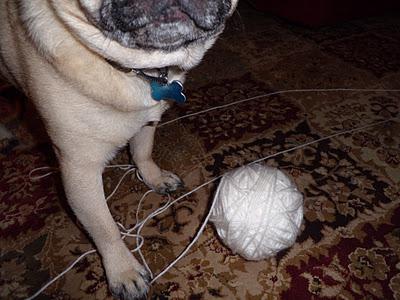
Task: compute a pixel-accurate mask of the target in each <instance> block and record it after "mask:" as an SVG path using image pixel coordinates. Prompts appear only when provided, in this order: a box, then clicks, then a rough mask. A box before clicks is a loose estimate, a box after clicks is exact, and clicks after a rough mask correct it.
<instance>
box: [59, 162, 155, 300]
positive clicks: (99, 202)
mask: <svg viewBox="0 0 400 300" xmlns="http://www.w3.org/2000/svg"><path fill="white" fill-rule="evenodd" d="M103 165H104V162H103V161H101V162H100V161H99V162H89V161H88V160H87V159H84V158H82V157H80V158H76V159H72V158H69V159H68V160H67V161H65V160H64V159H60V166H61V173H62V178H63V182H64V188H65V192H66V195H67V198H68V201H69V203H70V205H71V207H72V209H73V211H74V213H75V214H76V216H77V217H78V219H79V221H80V222H81V223H82V224H83V226H84V228H85V229H86V230H87V232H88V233H89V234H90V236H91V237H92V238H93V241H94V243H95V244H96V246H97V249H98V251H99V253H100V255H101V257H102V260H103V264H104V267H105V270H106V274H107V279H108V282H109V286H110V289H111V292H112V293H113V295H114V296H116V297H118V298H120V299H124V300H127V299H129V300H133V299H143V298H144V297H145V296H146V293H147V289H148V282H149V276H148V274H147V271H146V270H145V269H144V268H143V266H141V265H140V264H139V262H138V261H137V260H136V259H135V258H134V256H133V255H132V254H131V253H130V251H129V249H128V248H127V247H126V246H125V244H124V242H123V241H122V239H121V236H120V233H119V231H118V228H117V225H116V224H115V222H114V220H113V217H112V216H111V213H110V211H109V209H108V206H107V203H106V200H105V197H104V191H103V183H102V176H101V175H102V171H103Z"/></svg>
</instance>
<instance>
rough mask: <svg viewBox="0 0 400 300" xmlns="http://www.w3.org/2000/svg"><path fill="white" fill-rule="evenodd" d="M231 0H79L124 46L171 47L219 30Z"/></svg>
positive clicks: (90, 15)
mask: <svg viewBox="0 0 400 300" xmlns="http://www.w3.org/2000/svg"><path fill="white" fill-rule="evenodd" d="M233 2H236V1H233ZM233 2H232V1H231V0H97V1H93V0H80V3H81V6H82V8H83V9H84V10H85V13H86V15H87V16H88V18H89V20H90V21H91V22H92V23H93V24H94V25H95V26H97V27H98V28H99V29H100V30H101V31H102V32H103V34H104V35H105V36H106V37H108V38H110V39H112V40H114V41H117V42H118V43H120V44H121V45H123V46H125V47H128V48H142V49H162V50H165V51H173V50H176V49H178V48H180V47H182V46H185V45H188V44H190V43H193V42H199V41H202V40H206V39H208V38H211V37H213V36H215V35H217V34H219V33H220V32H221V31H222V29H223V27H224V23H225V20H226V18H227V17H228V16H229V15H230V14H231V12H232V10H233V7H234V5H235V4H236V3H233Z"/></svg>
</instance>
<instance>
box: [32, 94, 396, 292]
mask: <svg viewBox="0 0 400 300" xmlns="http://www.w3.org/2000/svg"><path fill="white" fill-rule="evenodd" d="M339 91H342V92H400V89H389V90H385V89H346V88H339V89H293V90H285V91H277V92H272V93H268V94H263V95H258V96H255V97H250V98H246V99H242V100H238V101H235V102H231V103H228V104H225V105H220V106H216V107H212V108H209V109H205V110H202V111H199V112H196V113H191V114H187V115H184V116H181V117H178V118H176V119H173V120H169V121H166V122H164V123H161V124H159V125H158V127H162V126H166V125H168V124H171V123H173V122H176V121H178V120H182V119H185V118H189V117H191V116H195V115H200V114H203V113H207V112H210V111H213V110H216V109H223V108H226V107H229V106H232V105H235V104H239V103H244V102H248V101H252V100H258V99H260V98H263V97H269V96H273V95H278V94H285V93H302V92H339ZM395 120H396V121H398V120H399V118H391V119H388V120H384V121H379V122H375V123H370V124H367V125H364V126H361V127H357V128H353V129H349V130H342V131H339V132H336V133H334V134H331V135H328V136H325V137H322V138H319V139H317V140H313V141H310V142H307V143H304V144H301V145H297V146H295V147H292V148H289V149H286V150H282V151H279V152H277V153H274V154H271V155H268V156H265V157H262V158H259V159H257V160H254V161H252V162H250V163H248V164H246V165H247V166H248V165H252V164H256V163H259V162H262V161H265V160H267V159H270V158H273V157H276V156H279V155H282V154H285V153H288V152H292V151H295V150H298V149H302V148H305V147H307V146H310V145H312V144H316V143H319V142H321V141H325V140H328V139H332V138H335V137H338V136H341V135H344V134H351V133H354V132H357V131H361V130H364V129H368V128H371V127H375V126H378V125H382V124H387V123H389V122H392V121H395ZM113 167H114V168H120V169H121V170H126V173H125V174H124V175H123V176H122V177H121V179H120V181H119V182H118V183H117V185H116V187H115V189H114V190H113V191H112V192H111V194H110V195H108V196H107V200H109V199H110V198H111V197H112V196H114V195H115V193H116V191H117V189H118V188H119V186H120V185H121V184H122V181H123V180H124V178H125V177H126V176H128V174H130V173H132V172H133V171H137V169H136V168H135V167H134V166H132V165H110V166H106V168H113ZM42 170H49V172H48V173H45V174H43V175H37V176H33V174H34V173H35V172H37V171H42ZM55 170H56V169H55V168H50V167H42V168H37V169H34V170H32V171H31V172H30V173H29V178H30V179H31V180H32V181H35V180H39V179H42V178H44V177H47V176H49V175H51V174H53V173H54V172H55ZM136 175H137V177H138V178H139V179H140V177H139V176H140V174H138V172H137V174H136ZM221 177H222V175H219V176H217V177H215V178H212V179H210V180H208V181H206V182H205V183H203V184H201V185H199V186H197V187H196V188H194V189H193V190H191V191H190V192H188V193H186V194H184V195H182V196H180V197H178V198H177V199H175V200H171V198H169V200H168V202H167V203H166V204H165V205H163V206H162V207H160V208H158V209H156V210H155V211H153V212H152V213H150V214H149V215H148V216H147V217H146V218H145V219H143V220H142V221H139V220H138V213H139V208H140V205H138V209H137V211H136V224H135V225H134V226H133V227H132V228H130V229H126V228H125V227H124V226H123V225H122V224H119V226H120V228H121V235H122V239H124V238H125V237H127V236H128V237H135V238H136V244H137V246H136V248H135V249H133V250H132V252H138V253H139V255H140V257H141V259H142V261H143V264H144V265H145V267H146V268H147V269H148V270H149V271H150V273H151V270H150V268H149V266H148V265H147V263H146V260H145V258H144V256H143V254H142V253H141V248H142V246H143V244H144V239H143V237H142V236H141V235H140V231H141V230H142V228H143V227H144V225H145V224H146V222H147V221H148V220H150V219H151V218H153V217H154V216H156V215H158V214H161V213H163V212H164V211H166V210H167V209H168V208H169V207H170V206H172V205H174V204H175V203H177V202H178V201H180V200H182V199H183V198H186V197H187V196H189V195H191V194H193V193H195V192H197V191H198V190H200V189H202V188H204V187H206V186H208V185H210V184H212V183H214V182H216V181H217V180H219V179H221ZM219 190H220V187H218V189H217V192H216V194H217V193H218V192H219ZM151 192H153V191H152V190H149V191H147V192H146V193H145V194H144V195H143V196H142V198H141V200H140V201H139V204H141V203H142V201H144V199H145V198H146V197H147V195H148V194H149V193H151ZM215 202H216V201H215V198H214V201H213V202H212V204H211V207H210V210H209V212H208V214H207V216H206V218H205V219H204V221H203V223H202V225H201V226H200V228H199V229H198V231H197V234H196V235H195V237H194V238H193V240H192V241H191V242H190V244H189V245H188V246H187V247H186V248H185V249H184V250H183V251H182V252H181V254H180V255H179V256H178V257H177V258H176V259H175V260H174V261H172V262H171V263H170V264H169V265H168V266H167V267H166V268H165V269H164V270H163V271H161V272H160V273H159V274H158V275H156V276H155V277H153V276H152V277H153V279H152V281H151V284H153V283H154V282H155V281H157V280H158V279H159V278H160V277H161V276H163V275H164V274H165V273H167V272H168V271H169V270H170V269H171V268H173V267H174V265H175V264H176V263H177V262H178V261H179V260H180V259H181V258H182V257H183V256H185V255H186V253H187V252H188V251H189V250H190V248H191V247H192V246H193V245H194V244H195V243H196V242H197V240H198V239H199V237H200V235H201V234H202V233H203V231H204V229H205V227H206V225H207V223H208V221H209V219H210V217H211V213H212V211H213V209H214V206H215ZM135 230H136V233H135V234H132V232H133V231H135ZM95 252H96V250H95V249H92V250H89V251H87V252H85V253H83V254H82V255H81V256H79V257H78V258H77V259H76V260H75V261H74V262H73V263H71V264H70V265H69V266H68V267H67V268H66V269H65V270H64V271H62V272H61V273H59V274H58V275H57V276H56V277H54V278H53V279H51V280H50V281H49V282H48V283H46V284H45V285H44V286H43V287H42V288H40V289H39V290H38V291H37V292H36V293H34V294H33V295H32V296H30V297H28V298H26V299H27V300H31V299H34V298H36V297H37V296H38V295H40V294H41V293H42V292H43V291H44V290H45V289H47V288H48V287H49V286H50V285H51V284H53V283H54V282H55V281H57V280H58V279H60V278H61V277H62V276H63V275H65V274H66V273H67V272H69V271H70V270H71V269H72V268H73V267H74V266H75V265H76V264H77V263H78V262H79V261H80V260H82V259H83V258H84V257H85V256H87V255H89V254H92V253H95ZM151 274H152V273H151Z"/></svg>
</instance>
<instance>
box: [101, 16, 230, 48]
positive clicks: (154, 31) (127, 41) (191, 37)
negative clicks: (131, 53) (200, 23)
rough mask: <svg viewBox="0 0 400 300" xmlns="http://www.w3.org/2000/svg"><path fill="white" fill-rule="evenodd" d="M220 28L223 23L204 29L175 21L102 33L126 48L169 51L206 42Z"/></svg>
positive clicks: (221, 28) (220, 29)
mask: <svg viewBox="0 0 400 300" xmlns="http://www.w3.org/2000/svg"><path fill="white" fill-rule="evenodd" d="M222 30H223V25H221V26H219V27H218V28H216V29H214V30H210V31H204V30H202V29H200V28H197V27H196V26H195V25H193V24H191V23H190V22H175V23H166V24H159V23H158V24H157V23H154V24H149V25H147V26H145V27H143V28H139V29H137V30H135V31H128V32H123V31H121V30H113V31H111V32H110V31H107V30H104V31H103V34H104V35H105V36H106V37H107V38H109V39H112V40H114V41H116V42H118V43H119V44H121V45H122V46H124V47H127V48H131V49H149V50H152V49H154V50H163V51H167V52H171V51H175V50H177V49H180V48H182V47H186V46H188V45H190V44H193V43H202V42H206V41H207V40H208V39H211V38H213V37H216V36H217V35H218V34H219V33H220V32H222Z"/></svg>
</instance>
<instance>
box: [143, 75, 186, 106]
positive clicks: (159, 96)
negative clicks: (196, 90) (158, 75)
mask: <svg viewBox="0 0 400 300" xmlns="http://www.w3.org/2000/svg"><path fill="white" fill-rule="evenodd" d="M150 87H151V96H152V97H153V99H154V100H156V101H161V100H172V101H175V102H177V103H179V104H182V103H184V102H185V101H186V96H185V94H184V93H183V84H182V83H181V82H180V81H178V80H174V81H172V82H171V83H165V84H163V83H160V82H158V81H156V80H152V81H151V82H150Z"/></svg>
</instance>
